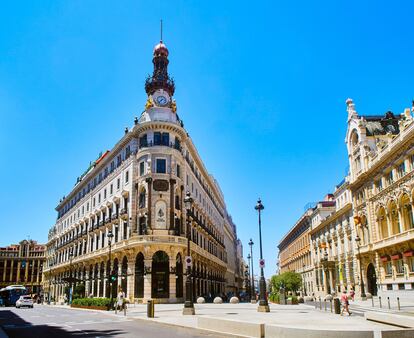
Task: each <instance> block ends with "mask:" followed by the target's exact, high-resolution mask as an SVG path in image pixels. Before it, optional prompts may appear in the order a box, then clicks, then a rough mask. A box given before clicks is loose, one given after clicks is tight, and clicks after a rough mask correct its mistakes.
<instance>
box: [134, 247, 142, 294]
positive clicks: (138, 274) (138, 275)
mask: <svg viewBox="0 0 414 338" xmlns="http://www.w3.org/2000/svg"><path fill="white" fill-rule="evenodd" d="M134 296H135V298H144V255H143V254H142V253H141V252H140V253H139V254H138V255H137V258H136V259H135V288H134Z"/></svg>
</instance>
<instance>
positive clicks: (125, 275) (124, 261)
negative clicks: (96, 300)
mask: <svg viewBox="0 0 414 338" xmlns="http://www.w3.org/2000/svg"><path fill="white" fill-rule="evenodd" d="M121 288H122V291H124V293H125V295H126V296H128V295H127V289H128V258H126V256H124V258H123V259H122V267H121Z"/></svg>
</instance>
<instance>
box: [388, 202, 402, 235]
mask: <svg viewBox="0 0 414 338" xmlns="http://www.w3.org/2000/svg"><path fill="white" fill-rule="evenodd" d="M389 212H390V217H391V229H392V234H393V235H395V234H398V233H400V220H399V217H398V208H397V204H396V203H395V202H394V201H392V202H391V203H390V206H389Z"/></svg>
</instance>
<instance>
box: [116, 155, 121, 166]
mask: <svg viewBox="0 0 414 338" xmlns="http://www.w3.org/2000/svg"><path fill="white" fill-rule="evenodd" d="M121 162H122V158H121V155H118V156H117V157H116V166H117V167H119V166H120V165H121Z"/></svg>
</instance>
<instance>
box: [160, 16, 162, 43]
mask: <svg viewBox="0 0 414 338" xmlns="http://www.w3.org/2000/svg"><path fill="white" fill-rule="evenodd" d="M160 21H161V40H160V41H161V42H162V19H161V20H160Z"/></svg>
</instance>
